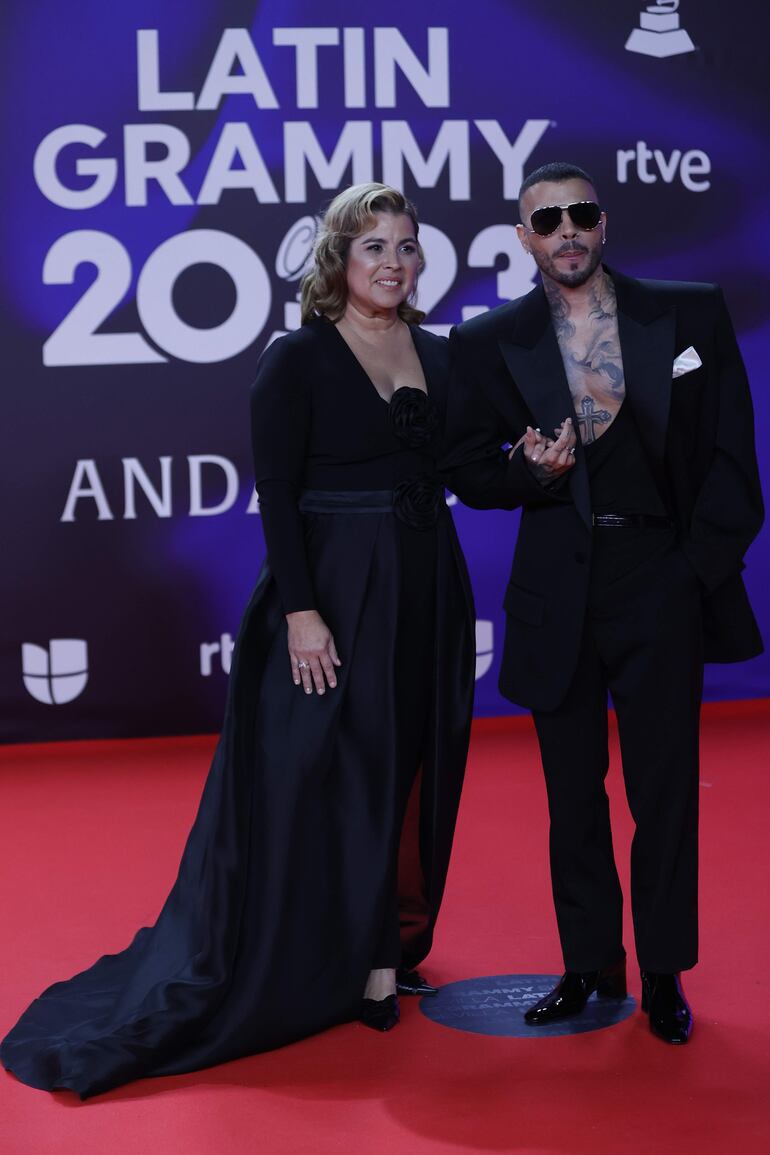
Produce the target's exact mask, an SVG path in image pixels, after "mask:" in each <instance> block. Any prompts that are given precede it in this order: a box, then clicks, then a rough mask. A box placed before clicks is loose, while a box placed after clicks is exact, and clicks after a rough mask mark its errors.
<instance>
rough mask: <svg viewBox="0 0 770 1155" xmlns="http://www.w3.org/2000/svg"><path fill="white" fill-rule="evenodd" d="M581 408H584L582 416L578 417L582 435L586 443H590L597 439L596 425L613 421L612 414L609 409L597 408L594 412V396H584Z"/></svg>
mask: <svg viewBox="0 0 770 1155" xmlns="http://www.w3.org/2000/svg"><path fill="white" fill-rule="evenodd" d="M580 408H581V409H582V410H583V415H582V417H577V423H578V426H579V428H580V436H581V438H582V441H583V444H584V445H590V444H591V442H592V441H595V440H596V432H595V430H594V426H595V425H606V424H607V422H608V421H612V414H611V413H610V412H609V410H607V409H597V410H596V411H595V412H594V399H593V397H584V398H583V400H582V401H581V402H580Z"/></svg>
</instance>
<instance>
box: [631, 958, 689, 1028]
mask: <svg viewBox="0 0 770 1155" xmlns="http://www.w3.org/2000/svg"><path fill="white" fill-rule="evenodd" d="M642 1010H643V1011H646V1012H647V1014H648V1015H649V1016H650V1030H651V1031H652V1033H653V1034H654V1035H657V1036H658V1038H659V1039H663V1040H664V1042H666V1043H673V1044H674V1045H675V1046H682V1044H683V1043H686V1042H688V1040H689V1038H690V1035H691V1034H692V1027H693V1018H692V1011H691V1010H690V1004H689V1003H688V1002H687V999H686V998H685V997H684V991H683V990H682V983H681V980H680V978H679V975H678V974H672V975H665V974H653V972H652V971H642Z"/></svg>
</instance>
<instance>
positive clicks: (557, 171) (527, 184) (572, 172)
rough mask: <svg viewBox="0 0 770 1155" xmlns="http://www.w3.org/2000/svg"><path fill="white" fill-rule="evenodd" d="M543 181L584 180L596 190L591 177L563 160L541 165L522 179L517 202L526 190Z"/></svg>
mask: <svg viewBox="0 0 770 1155" xmlns="http://www.w3.org/2000/svg"><path fill="white" fill-rule="evenodd" d="M544 180H548V181H553V182H554V183H555V184H559V183H561V181H565V180H584V181H587V182H588V184H590V185H593V186H594V188H596V185H595V184H594V180H593V177H591V176H589V174H588V173H587V172H586V170H585V169H584V168H580V167H579V166H578V165H576V164H567V163H566V162H565V161H563V160H552V161H551V162H550V163H549V164H541V165H540V168H536V169H535V170H534V172H531V173H529V175H528V176H525V177H524V180H523V181H522V182H521V188H520V189H519V200H521V198H522V196H523V194H524V193H525V192H526V191H527V189H528V188H532V185H533V184H540V182H541V181H544Z"/></svg>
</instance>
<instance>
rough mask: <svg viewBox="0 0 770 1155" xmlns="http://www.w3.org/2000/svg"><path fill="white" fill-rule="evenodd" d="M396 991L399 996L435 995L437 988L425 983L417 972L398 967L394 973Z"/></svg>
mask: <svg viewBox="0 0 770 1155" xmlns="http://www.w3.org/2000/svg"><path fill="white" fill-rule="evenodd" d="M396 990H397V991H398V993H399V994H400V995H437V994H438V987H432V986H431V985H430V983H429V982H426V981H425V979H424V978H423V977H422V975H421V974H420V972H419V971H408V970H405V969H404V968H403V967H399V968H398V970H397V971H396Z"/></svg>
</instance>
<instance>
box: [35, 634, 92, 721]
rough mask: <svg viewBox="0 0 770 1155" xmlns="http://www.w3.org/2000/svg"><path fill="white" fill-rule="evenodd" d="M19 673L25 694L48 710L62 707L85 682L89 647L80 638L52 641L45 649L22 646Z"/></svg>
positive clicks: (81, 690) (77, 693) (83, 686)
mask: <svg viewBox="0 0 770 1155" xmlns="http://www.w3.org/2000/svg"><path fill="white" fill-rule="evenodd" d="M21 669H22V676H23V678H24V685H25V686H26V688H27V691H28V692H29V693H30V694H31V695H32V697H33V698H35V699H36V700H37V701H38V702H44V703H45V704H46V705H47V706H63V705H64V703H65V702H72V701H73V700H74V699H75V698H77V697H78V695H79V694H82V693H83V690H84V689H85V688H86V682H87V681H88V646H87V644H86V643H85V642H84V641H83V639H82V638H52V639H51V640H50V642H49V643H48V648H47V649H46V648H44V647H43V646H36V645H33V643H32V642H24V643H23V644H22V647H21Z"/></svg>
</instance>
